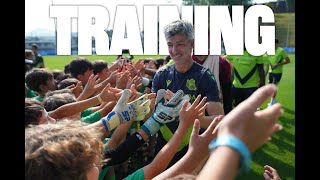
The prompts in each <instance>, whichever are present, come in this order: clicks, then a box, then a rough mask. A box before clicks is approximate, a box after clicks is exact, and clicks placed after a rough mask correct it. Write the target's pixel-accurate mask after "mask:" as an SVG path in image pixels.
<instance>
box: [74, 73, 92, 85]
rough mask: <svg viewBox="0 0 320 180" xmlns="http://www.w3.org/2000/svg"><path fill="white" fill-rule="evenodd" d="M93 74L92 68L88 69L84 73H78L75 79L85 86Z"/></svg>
mask: <svg viewBox="0 0 320 180" xmlns="http://www.w3.org/2000/svg"><path fill="white" fill-rule="evenodd" d="M92 74H93V69H91V70H90V69H88V70H87V71H86V72H85V73H83V74H79V75H78V77H77V79H78V80H79V81H81V82H82V86H85V85H86V84H87V82H88V80H89V77H90V76H91V75H92Z"/></svg>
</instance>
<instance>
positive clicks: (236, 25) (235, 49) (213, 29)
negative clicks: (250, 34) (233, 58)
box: [210, 6, 243, 55]
mask: <svg viewBox="0 0 320 180" xmlns="http://www.w3.org/2000/svg"><path fill="white" fill-rule="evenodd" d="M221 34H222V37H223V42H224V46H225V49H226V54H229V55H242V54H243V6H232V22H231V19H230V14H229V10H228V6H210V54H211V55H220V54H221Z"/></svg>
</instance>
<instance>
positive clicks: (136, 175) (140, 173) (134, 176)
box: [123, 168, 144, 180]
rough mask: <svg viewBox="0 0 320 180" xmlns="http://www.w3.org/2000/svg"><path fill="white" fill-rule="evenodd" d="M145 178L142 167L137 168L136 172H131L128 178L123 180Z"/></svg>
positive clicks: (142, 179) (140, 179)
mask: <svg viewBox="0 0 320 180" xmlns="http://www.w3.org/2000/svg"><path fill="white" fill-rule="evenodd" d="M131 179H132V180H144V171H143V169H142V168H140V169H138V170H136V172H134V173H132V174H130V175H129V176H127V177H126V178H124V179H123V180H131Z"/></svg>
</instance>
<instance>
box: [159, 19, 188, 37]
mask: <svg viewBox="0 0 320 180" xmlns="http://www.w3.org/2000/svg"><path fill="white" fill-rule="evenodd" d="M163 31H164V36H165V38H166V39H168V38H170V37H172V36H175V35H177V34H181V35H185V36H186V37H187V39H188V40H193V39H194V30H193V25H192V24H191V23H190V22H189V21H186V20H176V21H173V22H171V23H170V24H168V25H166V26H165V27H164V30H163Z"/></svg>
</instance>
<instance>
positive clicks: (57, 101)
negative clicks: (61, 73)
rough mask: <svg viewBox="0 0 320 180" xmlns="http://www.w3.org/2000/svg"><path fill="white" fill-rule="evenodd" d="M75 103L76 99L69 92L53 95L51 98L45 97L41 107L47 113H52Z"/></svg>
mask: <svg viewBox="0 0 320 180" xmlns="http://www.w3.org/2000/svg"><path fill="white" fill-rule="evenodd" d="M46 96H47V95H46ZM76 101H77V99H76V97H75V96H74V94H72V93H71V92H69V93H62V94H53V95H51V96H47V97H46V99H45V100H44V101H43V106H44V108H45V109H46V110H47V111H53V110H56V109H58V108H59V107H61V106H63V105H65V104H69V103H73V102H76Z"/></svg>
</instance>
